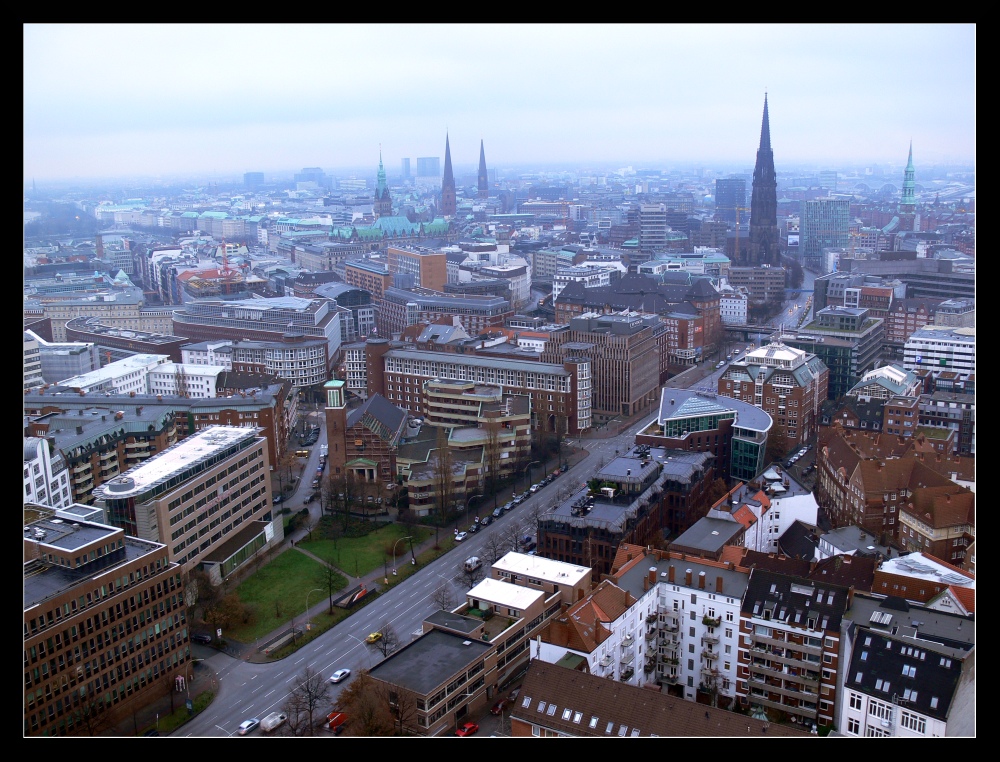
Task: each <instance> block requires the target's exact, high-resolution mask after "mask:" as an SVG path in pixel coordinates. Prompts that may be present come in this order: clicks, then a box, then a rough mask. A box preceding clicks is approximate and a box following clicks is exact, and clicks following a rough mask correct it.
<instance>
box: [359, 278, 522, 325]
mask: <svg viewBox="0 0 1000 762" xmlns="http://www.w3.org/2000/svg"><path fill="white" fill-rule="evenodd" d="M513 314H514V310H513V308H512V307H511V304H510V302H508V301H507V300H506V299H502V298H501V297H499V296H475V295H468V296H465V295H460V294H448V293H443V292H439V291H432V290H430V289H425V288H415V289H412V290H410V289H402V288H388V289H386V291H385V295H384V296H383V298H382V301H381V303H380V305H379V314H378V327H379V328H378V329H379V334H380V335H382V336H386V337H391V336H395V335H396V334H399V333H401V332H402V331H403V330H404V329H405V328H406V327H407V326H410V325H416V324H418V323H438V322H440V321H441V320H442V319H445V318H447V319H449V320H450V319H451V318H452V316H455V317H457V318H458V319H459V320H460V321H461V323H462V327H463V328H465V330H466V331H468V332H469V334H470V335H472V336H476V335H478V334H480V333H484V332H486V331H488V330H489V329H491V328H500V327H502V326H503V324H504V321H505V320H506V319H507V318H509V317H510V316H511V315H513Z"/></svg>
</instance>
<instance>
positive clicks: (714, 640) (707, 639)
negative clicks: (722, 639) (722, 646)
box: [701, 632, 719, 645]
mask: <svg viewBox="0 0 1000 762" xmlns="http://www.w3.org/2000/svg"><path fill="white" fill-rule="evenodd" d="M701 642H702V643H703V644H704V643H711V644H712V645H717V644H718V642H719V636H718V635H713V634H712V633H710V632H706V633H705V634H704V635H702V636H701Z"/></svg>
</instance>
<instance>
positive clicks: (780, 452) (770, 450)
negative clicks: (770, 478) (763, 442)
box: [764, 419, 788, 463]
mask: <svg viewBox="0 0 1000 762" xmlns="http://www.w3.org/2000/svg"><path fill="white" fill-rule="evenodd" d="M787 452H788V434H787V433H786V431H785V426H784V424H782V423H779V422H778V420H777V419H775V421H774V426H772V427H771V430H770V431H769V432H767V447H766V449H765V450H764V459H765V461H766V462H767V463H780V462H781V460H782V459H783V458H784V457H785V453H787Z"/></svg>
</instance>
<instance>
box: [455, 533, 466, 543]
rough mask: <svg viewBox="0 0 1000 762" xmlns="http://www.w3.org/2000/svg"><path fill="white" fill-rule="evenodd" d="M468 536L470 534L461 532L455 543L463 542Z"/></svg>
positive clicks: (457, 535)
mask: <svg viewBox="0 0 1000 762" xmlns="http://www.w3.org/2000/svg"><path fill="white" fill-rule="evenodd" d="M468 536H469V533H468V532H459V533H458V534H456V535H455V542H461V541H462V540H464V539H465V538H466V537H468Z"/></svg>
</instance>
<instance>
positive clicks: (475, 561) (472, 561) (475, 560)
mask: <svg viewBox="0 0 1000 762" xmlns="http://www.w3.org/2000/svg"><path fill="white" fill-rule="evenodd" d="M482 565H483V560H482V559H481V558H480V557H479V556H472V557H471V558H467V559H465V566H464V567H463V568H464V569H465V570H466V571H467V572H472V571H475V570H476V569H478V568H479V567H480V566H482Z"/></svg>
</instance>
